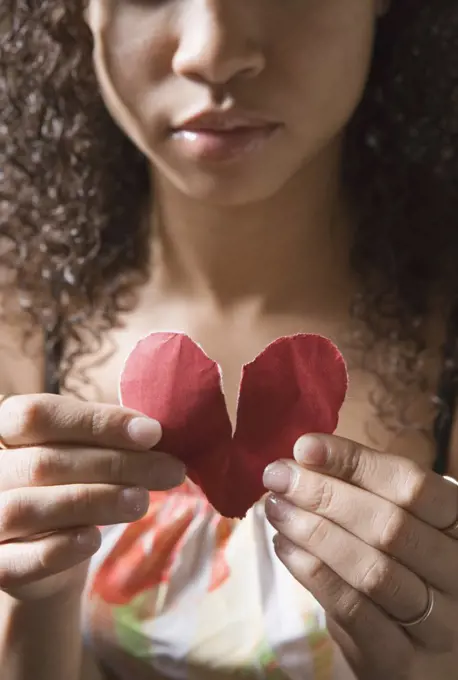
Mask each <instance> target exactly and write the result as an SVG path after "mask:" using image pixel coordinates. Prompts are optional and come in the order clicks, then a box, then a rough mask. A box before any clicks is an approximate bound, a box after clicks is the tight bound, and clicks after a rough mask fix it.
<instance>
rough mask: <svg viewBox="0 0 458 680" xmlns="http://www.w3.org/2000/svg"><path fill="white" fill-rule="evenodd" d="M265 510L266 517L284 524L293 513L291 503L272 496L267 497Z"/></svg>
mask: <svg viewBox="0 0 458 680" xmlns="http://www.w3.org/2000/svg"><path fill="white" fill-rule="evenodd" d="M265 508H266V515H267V517H268V518H269V519H273V520H275V521H276V522H286V521H287V520H288V519H290V517H291V515H292V514H293V512H294V511H293V507H292V505H291V503H288V501H285V500H283V499H282V498H278V496H273V495H270V496H267V498H266V501H265Z"/></svg>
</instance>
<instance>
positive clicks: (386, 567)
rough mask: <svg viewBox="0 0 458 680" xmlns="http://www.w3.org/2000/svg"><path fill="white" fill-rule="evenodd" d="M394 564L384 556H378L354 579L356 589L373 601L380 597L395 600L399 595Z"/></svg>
mask: <svg viewBox="0 0 458 680" xmlns="http://www.w3.org/2000/svg"><path fill="white" fill-rule="evenodd" d="M393 565H394V562H393V561H392V560H391V559H389V558H388V557H386V556H385V555H382V554H379V555H378V556H377V557H375V559H374V560H373V561H372V562H371V563H370V564H369V565H368V566H367V567H365V568H364V569H363V571H362V573H361V575H360V576H359V577H356V581H357V584H356V587H357V589H358V590H359V591H360V592H362V593H364V594H365V595H367V596H369V597H370V598H373V599H379V597H380V596H381V595H383V596H384V597H386V595H387V593H388V595H389V596H390V597H393V598H396V597H397V595H398V593H399V585H398V583H397V580H396V578H395V574H394V567H393Z"/></svg>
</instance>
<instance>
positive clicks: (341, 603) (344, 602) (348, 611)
mask: <svg viewBox="0 0 458 680" xmlns="http://www.w3.org/2000/svg"><path fill="white" fill-rule="evenodd" d="M335 611H336V619H337V620H338V621H340V623H343V624H344V625H345V626H348V625H350V627H351V624H352V623H353V622H358V621H359V620H360V619H361V617H362V616H364V599H363V598H362V597H361V594H360V593H359V592H358V591H357V590H354V589H353V588H350V589H348V590H347V589H345V590H343V591H341V592H340V595H339V594H338V595H337V597H336V601H335Z"/></svg>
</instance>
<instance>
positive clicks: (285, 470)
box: [262, 462, 291, 493]
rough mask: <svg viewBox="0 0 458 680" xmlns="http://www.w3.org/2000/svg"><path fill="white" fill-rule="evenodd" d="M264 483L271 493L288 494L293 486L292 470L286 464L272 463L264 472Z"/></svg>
mask: <svg viewBox="0 0 458 680" xmlns="http://www.w3.org/2000/svg"><path fill="white" fill-rule="evenodd" d="M262 481H263V484H264V486H265V487H266V489H268V490H269V491H275V493H286V492H287V491H288V489H289V486H290V484H291V468H290V467H289V465H287V464H286V463H281V462H276V463H271V464H270V465H268V466H267V467H266V469H265V470H264V475H263V478H262Z"/></svg>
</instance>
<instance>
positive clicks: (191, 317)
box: [82, 306, 434, 466]
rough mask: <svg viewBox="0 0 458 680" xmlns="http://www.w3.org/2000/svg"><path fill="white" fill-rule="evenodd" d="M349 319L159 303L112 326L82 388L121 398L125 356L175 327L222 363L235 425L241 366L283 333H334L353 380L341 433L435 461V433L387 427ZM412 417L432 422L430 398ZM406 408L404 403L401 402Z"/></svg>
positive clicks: (381, 398)
mask: <svg viewBox="0 0 458 680" xmlns="http://www.w3.org/2000/svg"><path fill="white" fill-rule="evenodd" d="M342 328H344V320H343V319H339V318H335V317H334V318H333V319H330V320H326V319H319V318H316V319H315V318H307V317H293V316H288V317H278V316H276V317H275V316H272V317H267V318H264V319H263V320H262V321H257V322H253V318H252V316H251V315H250V314H249V313H245V314H244V313H243V311H242V312H241V311H240V310H239V313H236V314H233V315H232V316H229V317H227V318H225V319H224V320H222V319H219V318H215V317H212V315H209V314H207V313H204V312H202V313H200V312H199V310H194V311H193V312H190V311H189V310H187V309H186V308H179V307H175V308H174V307H173V306H169V307H167V308H164V309H162V310H161V309H159V310H158V312H157V314H155V316H154V320H152V319H151V316H147V315H141V314H139V315H136V316H133V317H132V318H131V319H130V320H129V323H128V324H126V326H125V327H124V328H122V329H118V330H116V331H113V333H112V334H111V337H110V343H109V344H107V347H106V351H107V352H108V355H107V358H106V359H105V360H104V361H100V360H99V358H93V359H92V361H91V360H90V359H89V362H88V365H87V366H86V368H87V375H88V378H89V383H88V385H87V386H86V387H84V388H83V390H82V391H83V394H84V396H86V397H87V398H95V399H97V400H101V401H106V402H117V400H118V381H119V375H120V373H121V371H122V369H123V365H124V362H125V360H126V358H127V356H128V354H129V352H130V351H131V349H132V347H133V346H134V345H135V344H136V342H137V341H138V339H139V338H141V337H144V336H146V335H147V334H148V333H150V332H155V331H169V330H170V329H173V330H175V331H180V332H183V333H187V334H189V335H190V336H191V337H192V338H193V339H194V340H195V341H196V342H197V343H198V344H199V345H201V346H202V348H203V349H204V351H205V352H206V353H207V354H208V356H210V357H211V358H212V359H213V360H215V361H216V362H217V363H218V364H219V365H220V367H221V370H222V375H223V384H224V393H225V399H226V405H227V408H228V412H229V415H230V418H231V420H232V423H233V425H235V421H236V408H237V399H238V392H239V385H240V377H241V370H242V367H243V365H244V364H246V363H249V362H250V361H252V360H253V359H254V358H255V357H256V356H257V355H258V354H259V353H260V352H261V351H262V350H263V349H264V348H265V347H266V346H267V345H268V344H270V343H271V342H273V341H274V340H275V339H276V338H278V337H279V336H281V335H293V334H296V333H307V332H313V333H318V334H321V335H324V336H326V337H329V338H330V339H331V340H332V341H333V342H335V343H336V344H337V345H338V346H339V347H340V348H341V350H342V352H343V354H344V356H345V358H346V359H347V361H348V362H349V377H350V384H349V390H348V394H347V398H346V400H345V403H344V406H343V408H342V410H341V413H340V418H339V425H338V429H337V431H336V433H337V434H338V435H340V436H342V437H346V438H349V439H353V440H355V441H359V442H362V443H364V444H366V445H367V446H371V447H373V448H376V449H378V450H381V451H387V450H389V451H390V452H391V453H395V454H399V455H404V456H408V457H411V458H413V459H415V460H416V461H418V462H419V463H420V464H422V465H425V466H431V465H432V461H433V459H434V444H433V442H432V440H431V439H430V438H428V437H427V436H425V435H424V434H422V433H420V432H418V431H416V430H415V429H414V428H412V429H411V430H406V431H404V432H403V433H402V434H399V433H398V434H396V433H395V432H394V431H393V430H392V429H390V427H387V426H386V425H385V424H384V422H383V419H382V418H381V417H380V413H381V411H382V410H383V407H384V399H385V400H389V399H390V395H389V394H382V392H381V391H380V385H379V377H378V376H377V375H375V374H374V373H373V372H372V371H371V370H365V369H364V368H363V367H362V365H361V364H362V363H363V362H360V361H359V360H358V357H356V358H355V355H354V352H353V351H349V352H347V351H346V348H345V342H346V341H344V339H343V337H344V334H343V332H342ZM86 361H87V360H86ZM417 402H418V403H417V405H416V407H415V411H416V412H415V413H413V414H412V418H413V419H414V418H416V419H417V421H418V420H420V421H421V420H423V422H424V424H425V426H428V425H429V424H430V422H431V410H430V409H429V399H428V397H427V396H425V397H424V398H423V397H422V396H421V395H420V396H419V397H418V399H417ZM400 408H401V406H400Z"/></svg>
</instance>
